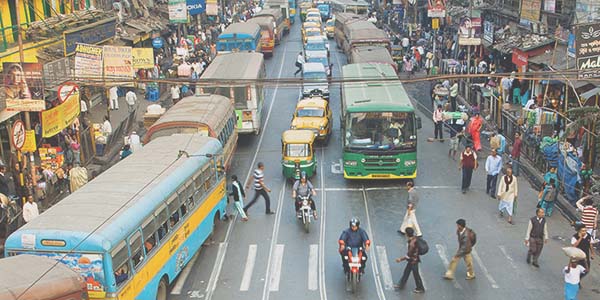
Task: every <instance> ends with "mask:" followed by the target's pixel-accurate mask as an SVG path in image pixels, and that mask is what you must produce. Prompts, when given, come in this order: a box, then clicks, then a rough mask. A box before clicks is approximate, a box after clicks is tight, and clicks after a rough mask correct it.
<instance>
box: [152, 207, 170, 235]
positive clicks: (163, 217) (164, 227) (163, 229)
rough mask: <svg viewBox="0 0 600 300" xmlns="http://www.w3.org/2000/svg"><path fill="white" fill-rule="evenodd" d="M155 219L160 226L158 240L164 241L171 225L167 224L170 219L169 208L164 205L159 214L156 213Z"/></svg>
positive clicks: (158, 211)
mask: <svg viewBox="0 0 600 300" xmlns="http://www.w3.org/2000/svg"><path fill="white" fill-rule="evenodd" d="M155 218H156V220H155V221H156V225H157V226H159V227H158V240H159V241H162V239H163V238H164V237H165V236H166V235H167V234H168V233H169V225H168V223H167V222H168V219H169V213H168V212H167V207H166V206H164V205H163V206H162V207H161V208H159V209H158V210H157V212H155Z"/></svg>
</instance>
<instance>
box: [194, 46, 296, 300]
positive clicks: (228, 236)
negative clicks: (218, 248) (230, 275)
mask: <svg viewBox="0 0 600 300" xmlns="http://www.w3.org/2000/svg"><path fill="white" fill-rule="evenodd" d="M286 49H287V43H286V44H285V45H284V46H283V51H284V53H285V50H286ZM284 58H285V55H282V56H281V66H280V67H279V73H278V75H277V78H281V74H282V72H283V61H284ZM278 89H279V85H276V86H275V90H274V91H273V96H271V104H270V105H269V111H268V112H267V118H266V119H265V123H264V124H263V128H262V130H261V132H264V131H265V129H266V128H267V125H268V124H269V119H270V118H271V112H272V111H273V104H274V103H275V96H277V90H278ZM264 136H265V135H264V134H261V135H260V137H259V138H258V144H257V145H256V151H255V152H254V156H253V157H252V162H251V163H250V168H249V169H248V174H246V180H245V181H244V182H248V179H250V174H252V171H253V170H254V165H255V164H256V158H257V157H258V151H259V150H260V148H261V146H262V142H263V137H264ZM237 218H238V214H235V217H234V218H233V221H231V222H230V223H229V226H228V227H227V233H226V234H225V240H224V241H223V242H224V243H225V244H226V245H228V244H229V240H230V239H231V232H232V231H233V227H234V226H235V224H237V222H236V221H237ZM220 254H221V255H222V256H223V257H219V256H217V259H216V261H215V263H219V264H220V266H218V268H213V273H211V274H210V279H209V280H208V286H209V287H210V286H214V288H216V287H217V284H216V281H217V280H218V279H219V276H220V273H221V269H222V268H223V262H225V259H224V258H225V254H227V247H225V250H224V251H223V252H222V253H220ZM215 271H216V272H215ZM214 288H213V289H212V290H209V291H207V294H206V299H207V300H210V299H212V295H213V292H214Z"/></svg>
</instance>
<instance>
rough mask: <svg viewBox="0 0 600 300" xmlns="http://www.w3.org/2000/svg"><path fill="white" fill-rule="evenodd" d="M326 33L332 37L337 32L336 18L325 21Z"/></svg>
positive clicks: (329, 37) (328, 36)
mask: <svg viewBox="0 0 600 300" xmlns="http://www.w3.org/2000/svg"><path fill="white" fill-rule="evenodd" d="M325 33H326V34H327V38H328V39H332V38H333V35H334V34H335V20H334V19H329V20H327V22H325Z"/></svg>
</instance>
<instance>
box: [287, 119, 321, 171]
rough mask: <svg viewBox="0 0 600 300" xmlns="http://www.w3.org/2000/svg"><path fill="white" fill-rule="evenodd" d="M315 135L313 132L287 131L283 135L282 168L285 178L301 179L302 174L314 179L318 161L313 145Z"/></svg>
mask: <svg viewBox="0 0 600 300" xmlns="http://www.w3.org/2000/svg"><path fill="white" fill-rule="evenodd" d="M314 142H315V134H314V133H313V132H312V131H311V130H286V131H285V132H283V134H282V135H281V151H282V153H281V154H282V158H281V166H282V169H283V176H284V177H285V178H288V179H292V180H297V179H300V173H301V172H302V171H304V172H306V176H308V177H312V176H313V175H314V174H315V173H316V172H317V159H316V157H315V155H314V148H313V144H314Z"/></svg>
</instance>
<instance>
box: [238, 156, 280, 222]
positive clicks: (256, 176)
mask: <svg viewBox="0 0 600 300" xmlns="http://www.w3.org/2000/svg"><path fill="white" fill-rule="evenodd" d="M264 171H265V165H264V164H263V163H262V162H259V163H258V166H257V168H256V169H255V170H254V173H253V174H252V178H251V180H252V181H253V188H254V197H252V200H250V202H249V203H248V204H246V206H245V207H244V212H245V213H248V209H249V208H250V207H252V205H254V203H256V200H258V196H262V197H263V198H264V199H265V213H266V214H267V215H272V214H274V212H273V211H271V198H269V194H268V193H270V192H271V190H270V189H269V188H268V187H267V186H266V185H265V182H264V177H265V174H264ZM249 188H250V180H248V182H247V183H246V189H249Z"/></svg>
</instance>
